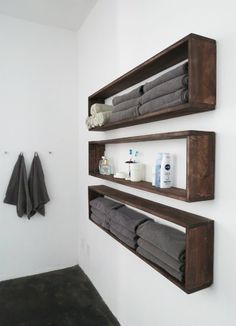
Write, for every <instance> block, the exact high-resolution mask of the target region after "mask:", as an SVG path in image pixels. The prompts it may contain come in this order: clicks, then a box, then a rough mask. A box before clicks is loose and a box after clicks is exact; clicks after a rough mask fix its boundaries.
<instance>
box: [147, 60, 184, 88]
mask: <svg viewBox="0 0 236 326" xmlns="http://www.w3.org/2000/svg"><path fill="white" fill-rule="evenodd" d="M187 72H188V62H185V63H183V64H182V65H180V66H178V67H176V68H174V69H171V70H169V71H168V72H166V73H164V74H163V75H161V76H159V77H157V78H156V79H154V80H152V81H150V82H148V83H146V84H145V85H144V86H143V91H144V92H148V91H149V90H150V89H151V88H153V87H155V86H157V85H160V84H162V83H164V82H166V81H167V80H170V79H173V78H175V77H177V76H181V75H183V74H186V73H187Z"/></svg>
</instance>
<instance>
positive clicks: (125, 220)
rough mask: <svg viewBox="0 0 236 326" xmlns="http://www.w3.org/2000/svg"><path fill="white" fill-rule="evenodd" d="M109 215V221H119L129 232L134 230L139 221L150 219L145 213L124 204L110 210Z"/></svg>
mask: <svg viewBox="0 0 236 326" xmlns="http://www.w3.org/2000/svg"><path fill="white" fill-rule="evenodd" d="M109 216H110V221H111V223H119V224H121V225H123V226H124V227H125V228H126V229H128V230H129V231H131V232H135V231H136V228H137V227H138V226H139V225H140V224H141V223H143V222H145V221H147V220H150V219H149V218H148V217H147V216H146V215H144V214H141V213H139V212H137V211H135V210H133V209H130V208H128V207H126V206H123V207H120V208H118V209H117V210H112V211H110V214H109Z"/></svg>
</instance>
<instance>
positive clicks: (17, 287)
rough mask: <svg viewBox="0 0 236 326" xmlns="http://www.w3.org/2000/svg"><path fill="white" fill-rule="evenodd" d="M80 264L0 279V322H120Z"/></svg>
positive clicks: (62, 325)
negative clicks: (31, 274)
mask: <svg viewBox="0 0 236 326" xmlns="http://www.w3.org/2000/svg"><path fill="white" fill-rule="evenodd" d="M117 325H119V323H118V321H117V320H116V318H115V317H114V316H113V315H112V313H111V312H110V310H109V309H108V307H107V306H106V304H105V303H104V301H103V300H102V298H101V297H100V296H99V294H98V292H97V291H96V289H95V288H94V286H93V285H92V283H91V282H90V281H89V279H88V278H87V276H86V275H85V274H84V273H83V271H82V270H81V269H80V268H79V267H78V266H74V267H71V268H66V269H62V270H59V271H55V272H50V273H45V274H39V275H35V276H29V277H24V278H18V279H15V280H10V281H4V282H0V326H117Z"/></svg>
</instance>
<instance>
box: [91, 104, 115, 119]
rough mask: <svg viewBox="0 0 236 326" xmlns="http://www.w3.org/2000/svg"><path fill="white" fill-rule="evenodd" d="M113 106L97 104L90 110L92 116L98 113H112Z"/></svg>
mask: <svg viewBox="0 0 236 326" xmlns="http://www.w3.org/2000/svg"><path fill="white" fill-rule="evenodd" d="M112 109H113V106H112V105H107V104H101V103H95V104H93V105H92V106H91V108H90V113H91V114H92V116H94V115H96V114H97V113H100V112H107V111H110V112H111V111H112Z"/></svg>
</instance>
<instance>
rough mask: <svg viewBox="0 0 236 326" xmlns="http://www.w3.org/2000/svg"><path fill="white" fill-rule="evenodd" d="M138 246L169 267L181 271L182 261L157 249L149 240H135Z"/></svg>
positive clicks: (182, 267)
mask: <svg viewBox="0 0 236 326" xmlns="http://www.w3.org/2000/svg"><path fill="white" fill-rule="evenodd" d="M137 243H138V246H139V247H140V248H142V249H144V250H146V251H147V252H148V253H150V254H151V255H153V256H154V257H156V258H158V259H160V260H161V261H163V262H164V263H165V264H166V265H168V266H170V267H171V268H173V269H175V270H176V271H178V272H179V271H180V272H183V271H184V262H181V261H179V260H177V259H174V258H173V257H171V256H170V255H168V254H167V253H165V252H164V251H163V250H161V249H159V248H158V247H155V246H153V245H152V244H151V243H150V242H148V241H146V240H143V239H141V238H139V239H138V241H137Z"/></svg>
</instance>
